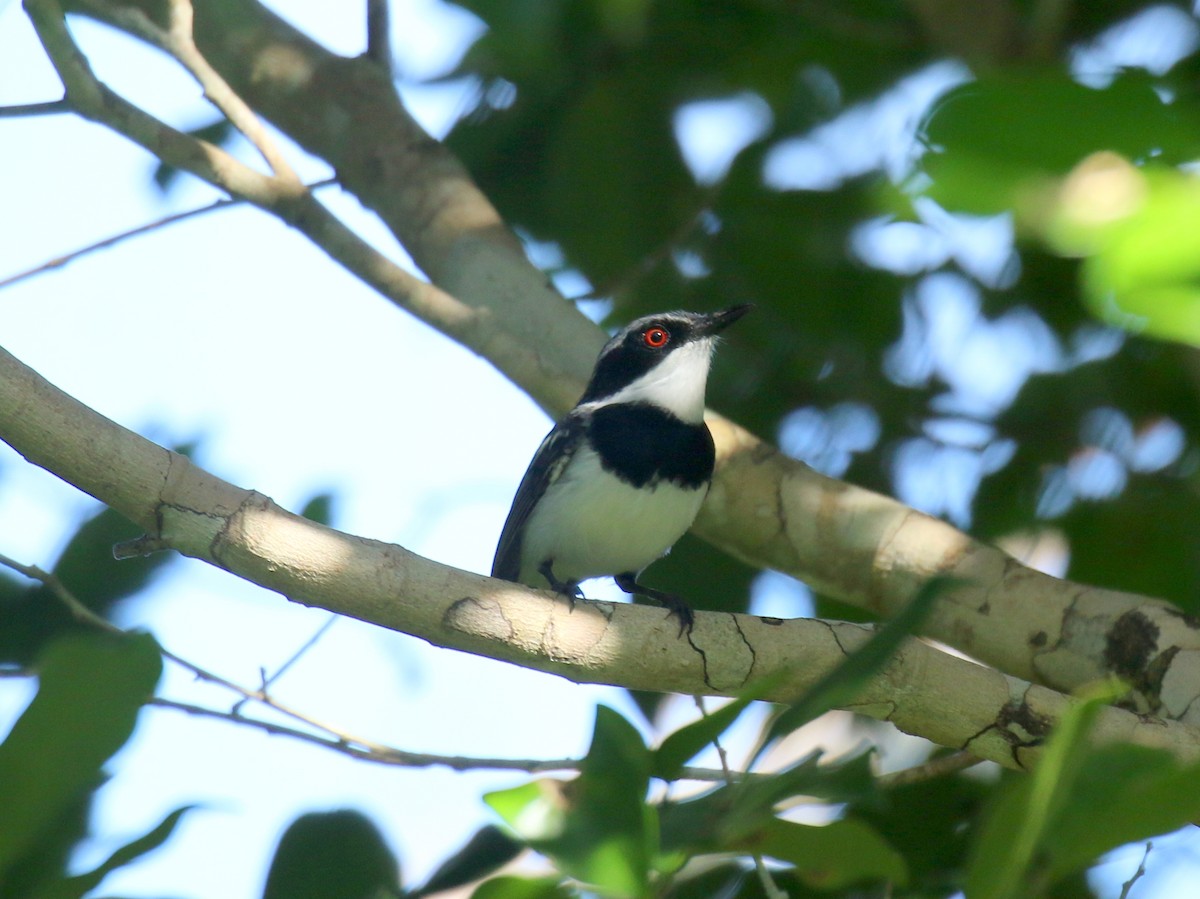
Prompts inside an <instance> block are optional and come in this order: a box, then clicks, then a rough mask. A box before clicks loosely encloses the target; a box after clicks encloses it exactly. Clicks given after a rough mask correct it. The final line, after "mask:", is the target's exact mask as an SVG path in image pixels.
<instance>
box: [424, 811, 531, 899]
mask: <svg viewBox="0 0 1200 899" xmlns="http://www.w3.org/2000/svg"><path fill="white" fill-rule="evenodd" d="M522 848H523V847H522V846H521V844H520V843H519V842H517V841H516V840H514V839H513V838H512V837H510V836H508V834H506V833H504V831H502V830H500V829H499V828H497V827H491V826H488V827H483V828H480V829H479V830H478V831H476V833H475V835H474V836H472V837H471V839H470V840H468V841H467V845H465V846H463V847H462V849H460V850H458V852H456V853H454V855H452V856H450V858H448V859H446V860H445V861H444V862H442V864H441V865H440V866H439V867H438V869H437V870H436V871H434V872H433V874H431V875H430V877H429V880H427V881H426V882H425V884H424V885H423V886H422V887H420V888H419V889H416V890H413V891H412V892H411V893H410V894H409V895H412V896H428V895H431V894H433V893H440V892H441V891H442V890H448V889H451V888H453V887H458V886H462V885H464V884H468V883H471V882H472V881H475V880H479V879H480V878H481V877H486V876H487V875H488V874H490V873H492V872H493V871H495V870H496V869H497V868H499V867H500V866H501V865H505V864H507V863H508V862H510V861H512V860H513V859H514V858H516V857H517V855H519V854H520V852H521V850H522Z"/></svg>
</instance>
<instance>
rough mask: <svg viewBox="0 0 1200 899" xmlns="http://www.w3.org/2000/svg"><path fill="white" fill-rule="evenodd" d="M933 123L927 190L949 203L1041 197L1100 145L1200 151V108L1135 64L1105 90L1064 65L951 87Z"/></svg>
mask: <svg viewBox="0 0 1200 899" xmlns="http://www.w3.org/2000/svg"><path fill="white" fill-rule="evenodd" d="M1064 122H1069V123H1070V127H1069V128H1064V127H1062V125H1063V123H1064ZM924 133H925V142H926V143H927V144H928V145H929V147H930V148H931V150H932V152H930V153H929V154H928V155H927V156H926V157H925V159H924V162H923V167H924V169H925V172H926V174H927V175H928V176H929V178H930V181H929V182H928V187H927V189H926V192H927V193H928V195H929V196H931V197H933V198H934V199H935V200H937V201H938V202H939V203H941V204H942V205H943V206H945V207H947V208H948V209H953V210H961V211H964V212H973V213H979V214H994V213H998V212H1004V211H1007V210H1011V209H1013V208H1016V207H1023V206H1026V205H1027V204H1029V203H1035V204H1036V203H1039V202H1040V201H1039V200H1038V198H1037V195H1038V194H1039V193H1040V192H1041V191H1042V190H1043V189H1044V188H1046V187H1047V186H1048V185H1052V184H1053V181H1054V179H1056V178H1058V177H1060V176H1063V175H1065V174H1066V173H1067V172H1069V171H1070V170H1071V169H1072V168H1074V167H1075V166H1076V165H1077V164H1078V163H1079V162H1080V161H1082V160H1083V159H1084V158H1085V157H1087V156H1090V155H1091V154H1092V153H1095V152H1097V151H1100V150H1107V151H1112V152H1114V153H1119V154H1121V155H1122V156H1125V157H1127V158H1130V159H1146V158H1150V157H1151V156H1153V157H1154V158H1156V159H1158V160H1159V161H1161V162H1164V163H1181V162H1186V161H1188V160H1189V159H1192V158H1194V157H1195V156H1196V155H1197V153H1198V152H1200V113H1198V112H1197V110H1196V109H1195V107H1194V106H1192V105H1190V104H1168V103H1166V102H1164V100H1163V99H1162V97H1160V96H1159V94H1158V93H1157V92H1156V91H1155V90H1154V84H1153V82H1152V81H1151V80H1150V79H1149V78H1147V77H1145V76H1144V75H1140V74H1137V73H1134V72H1127V73H1125V74H1123V75H1122V76H1121V77H1119V78H1117V79H1115V80H1114V81H1113V82H1112V84H1111V85H1110V86H1108V87H1106V88H1104V89H1101V90H1097V89H1094V88H1089V87H1085V86H1083V85H1082V84H1080V83H1079V82H1077V81H1075V80H1073V79H1072V78H1071V77H1070V75H1068V74H1067V73H1066V72H1064V71H1061V70H1058V69H1043V70H1031V71H1015V72H1003V73H990V74H988V75H987V76H985V77H982V78H980V79H978V80H976V81H972V82H970V83H969V84H965V85H963V86H962V87H959V88H956V89H955V90H953V91H951V92H949V93H948V94H946V95H945V96H944V97H943V98H942V99H941V101H940V102H938V103H937V105H936V106H935V107H934V109H933V110H932V112H931V113H930V114H929V117H928V119H927V120H926V123H925V128H924Z"/></svg>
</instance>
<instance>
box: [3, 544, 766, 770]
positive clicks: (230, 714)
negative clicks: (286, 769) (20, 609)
mask: <svg viewBox="0 0 1200 899" xmlns="http://www.w3.org/2000/svg"><path fill="white" fill-rule="evenodd" d="M0 565H3V566H5V567H7V568H11V569H12V570H13V571H16V572H18V573H20V574H22V575H24V576H25V577H27V578H29V579H30V580H35V581H38V582H40V583H42V584H43V585H45V586H46V587H47V588H48V589H49V590H50V592H51V593H52V594H53V595H54V597H55V598H56V599H57V600H59V601H60V602H61V603H63V605H64V606H66V608H67V609H68V610H69V611H70V612H71V614H72V616H74V618H75V619H76V620H77V621H79V622H80V623H82V624H86V625H88V626H90V627H95V628H97V629H100V630H103V631H105V632H107V633H116V634H123V633H125V631H123V630H122V629H121V628H119V627H117V626H116V625H115V624H113V623H112V622H111V621H107V620H106V619H104V618H102V617H101V616H99V615H97V614H96V613H95V612H93V611H92V610H91V609H89V608H88V607H87V606H85V605H84V604H83V603H82V602H80V601H79V599H78V598H77V597H76V596H75V595H74V594H73V593H72V592H71V591H70V589H69V588H68V587H67V586H66V585H65V584H64V583H63V582H62V581H61V580H60V579H59V578H58V576H57V575H55V574H53V573H51V572H48V571H46V570H44V569H42V568H39V567H38V566H36V565H24V564H22V563H20V562H17V561H16V560H14V559H11V558H9V557H8V556H6V555H3V554H2V553H0ZM334 617H335V618H336V616H334ZM328 627H329V622H327V623H326V624H325V625H324V626H323V627H322V628H321V630H319V631H318V632H317V633H316V634H315V635H314V636H313V637H312V638H311V639H310V640H309V641H308V642H307V643H305V645H304V646H303V647H301V648H300V650H298V651H297V652H296V653H295V654H294V655H293V656H292V658H291V659H289V660H288V661H287V662H285V663H284V665H283V666H282V667H281V668H280V669H279V670H278V671H277V672H276V673H275V675H274V677H273V678H271V679H270V680H274V679H276V678H278V676H279V675H280V674H282V673H283V671H284V670H286V669H287V667H288V666H289V665H291V664H292V662H293V661H294V660H295V659H296V658H298V657H299V656H300V655H301V654H302V653H303V652H304V651H305V650H306V649H308V647H309V646H311V645H312V644H313V643H314V642H315V641H316V640H317V639H318V638H319V637H320V636H321V634H322V633H324V632H325V631H326V630H327V629H328ZM159 651H160V652H161V653H162V655H163V658H165V659H168V660H169V661H171V662H173V663H175V664H176V665H179V666H181V667H183V668H185V669H186V670H188V671H190V672H191V673H192V674H194V675H195V676H196V677H197V678H198V679H200V680H203V681H206V682H208V683H212V684H216V685H218V686H221V687H224V688H226V689H228V690H232V691H234V692H235V693H238V694H240V695H241V696H242V697H243V701H242V702H239V703H238V704H237V705H235V706H234V707H233V709H232V710H230V711H222V710H220V709H212V708H206V707H204V706H199V705H194V704H191V703H186V702H179V701H177V700H173V699H164V698H161V697H155V698H153V699H151V700H150V704H151V705H154V706H158V707H159V708H166V709H175V710H176V711H181V712H186V713H188V714H189V715H196V716H200V717H205V718H215V719H218V720H221V721H229V722H232V723H235V724H241V725H246V726H249V727H255V728H258V729H259V730H263V731H266V732H267V733H270V734H278V735H281V736H287V737H291V738H293V739H296V740H302V741H304V742H306V743H312V744H315V745H317V746H321V747H324V748H326V749H332V750H334V751H336V752H341V753H344V754H346V755H349V756H352V757H353V758H357V759H362V760H364V761H369V762H375V763H377V764H382V765H400V766H404V767H410V768H427V767H430V766H434V765H442V766H444V767H448V768H452V769H454V770H456V771H469V770H476V769H494V770H505V771H528V772H531V773H536V772H544V771H566V770H578V769H579V768H580V766H581V765H582V764H583V762H582V760H581V759H498V758H475V757H469V756H453V755H434V754H431V753H422V752H408V751H407V750H403V749H397V748H396V747H394V746H387V745H384V744H382V743H375V742H373V741H371V740H366V739H364V738H362V737H358V736H355V735H354V734H351V733H348V732H346V731H343V730H340V729H339V728H336V727H333V726H331V725H328V724H325V723H323V722H321V721H317V720H315V719H313V718H311V717H309V716H307V715H305V714H303V713H301V712H298V711H296V710H295V709H291V708H288V707H287V706H284V705H282V704H281V703H279V702H277V701H276V700H275V699H274V698H273V697H271V696H270V695H269V694H268V693H267V692H266V690H265V689H262V688H260V689H258V690H250V689H247V688H246V687H243V686H241V685H240V684H237V683H234V682H233V681H230V680H227V679H226V678H224V677H221V676H220V675H218V674H214V673H213V672H211V671H209V670H207V669H206V668H202V667H201V666H199V665H196V664H195V663H193V662H189V661H187V660H186V659H183V658H181V657H180V656H177V655H175V654H174V653H172V652H170V651H168V650H166V649H163V648H162V646H161V645H160V646H159ZM29 674H30V673H29V672H26V671H21V670H14V671H11V672H10V671H8V670H7V669H0V676H13V677H26V676H29ZM268 682H269V681H268ZM265 685H266V684H265V683H264V687H265ZM246 700H253V701H255V702H258V703H260V704H262V705H264V706H266V707H267V708H269V709H272V710H274V711H276V712H278V713H280V714H282V715H286V716H287V717H289V718H292V719H293V720H295V721H296V722H298V723H300V724H303V725H305V726H306V727H309V728H312V730H302V729H300V728H297V727H289V726H287V725H285V724H278V723H276V722H272V721H264V720H262V719H261V718H251V717H248V716H246V715H243V714H241V711H240V709H241V707H242V705H243V704H244V703H245V701H246ZM314 730H315V731H319V732H320V733H314V732H313V731H314ZM679 776H680V779H681V780H697V781H715V780H728V779H729V778H730V777H734V778H736V779H741V778H742V777H743V776H744V775H734V774H732V773H731V772H730V771H729V770H728V769H726V770H724V771H713V770H711V769H708V768H692V767H687V768H684V769H682V770H681V771H680V775H679Z"/></svg>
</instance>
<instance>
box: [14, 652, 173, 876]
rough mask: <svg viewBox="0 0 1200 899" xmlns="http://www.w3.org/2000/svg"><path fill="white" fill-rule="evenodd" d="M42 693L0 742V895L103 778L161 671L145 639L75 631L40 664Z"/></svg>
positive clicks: (129, 733)
mask: <svg viewBox="0 0 1200 899" xmlns="http://www.w3.org/2000/svg"><path fill="white" fill-rule="evenodd" d="M37 672H38V692H37V695H36V696H35V697H34V699H33V702H32V703H30V705H29V708H27V709H26V710H25V712H24V714H22V715H21V717H20V718H19V719H18V720H17V723H16V724H15V725H14V726H13V728H12V731H11V732H10V733H9V735H8V738H7V739H6V740H5V741H4V743H3V744H0V809H4V813H3V818H2V823H0V893H2V892H3V882H4V880H5V878H6V877H7V872H8V870H9V868H10V867H11V866H12V865H13V864H14V863H15V862H17V861H18V860H19V859H20V858H21V856H22V855H24V854H25V853H26V852H27V851H29V850H30V849H31V848H32V847H33V846H34V845H35V844H36V843H37V842H38V840H39V839H40V838H41V836H42V835H43V832H44V831H45V829H46V828H47V827H48V826H50V824H51V823H52V822H53V821H55V820H56V818H57V817H58V815H60V814H61V813H62V812H63V810H64V809H65V808H66V807H67V806H68V805H69V804H70V803H72V802H74V801H77V799H78V797H79V795H80V793H81V792H83V791H86V790H90V789H92V788H94V787H95V785H96V784H97V783H98V782H99V781H100V779H101V766H102V765H103V764H104V763H105V762H106V761H107V760H108V759H109V758H110V757H111V756H112V755H113V753H115V752H116V751H117V750H118V749H120V748H121V746H122V745H124V744H125V742H126V741H127V740H128V739H129V737H130V735H131V734H132V733H133V728H134V724H135V723H136V721H137V714H138V711H139V710H140V709H141V707H142V704H143V703H145V701H146V700H147V699H149V698H150V696H151V694H152V693H153V690H154V686H155V684H156V683H157V682H158V678H159V675H160V674H161V673H162V657H161V656H160V655H159V650H158V645H157V644H156V643H155V642H154V638H153V637H150V636H149V635H146V634H138V635H128V636H126V635H121V636H116V635H108V634H103V635H101V634H72V635H69V636H65V637H62V638H60V639H58V640H56V641H55V642H53V643H51V644H50V645H49V646H47V647H46V649H45V650H44V651H43V653H42V654H41V656H40V659H39V661H38V664H37Z"/></svg>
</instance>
